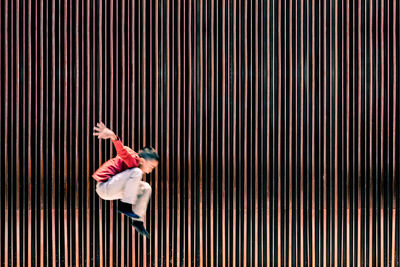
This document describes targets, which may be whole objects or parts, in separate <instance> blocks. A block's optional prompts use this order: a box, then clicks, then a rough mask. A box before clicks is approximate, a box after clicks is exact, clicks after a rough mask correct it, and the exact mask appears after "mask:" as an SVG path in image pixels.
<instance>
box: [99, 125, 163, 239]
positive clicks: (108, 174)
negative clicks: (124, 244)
mask: <svg viewBox="0 0 400 267" xmlns="http://www.w3.org/2000/svg"><path fill="white" fill-rule="evenodd" d="M93 135H95V136H97V137H98V138H99V139H111V140H112V142H113V144H114V147H115V149H116V150H117V156H116V157H114V158H112V159H110V160H108V161H106V162H105V163H104V164H103V165H101V167H100V168H99V169H98V170H97V171H96V172H95V173H94V174H93V175H92V177H93V178H94V179H95V180H96V181H97V186H96V192H97V194H98V195H99V196H100V197H101V198H102V199H105V200H118V211H119V212H121V213H123V214H125V215H126V216H128V217H129V218H131V219H132V222H131V224H132V226H134V227H135V228H136V230H137V231H138V232H139V233H140V234H143V235H144V236H146V237H147V238H150V234H149V233H148V232H147V231H146V229H145V227H144V225H143V218H144V216H145V214H146V209H147V204H148V202H149V199H150V196H151V187H150V185H149V184H148V183H146V182H144V181H142V177H143V173H150V172H152V171H153V169H154V168H155V167H157V165H158V162H159V156H158V154H157V152H156V151H155V150H154V149H153V148H151V147H145V148H143V149H142V150H140V151H139V152H138V153H136V152H135V151H133V150H132V149H130V148H129V147H127V146H124V145H123V144H122V142H121V140H120V139H119V137H118V136H117V135H116V134H115V133H114V132H113V131H112V130H110V129H109V128H107V127H106V126H105V125H104V124H103V123H102V122H99V123H97V126H96V127H94V133H93Z"/></svg>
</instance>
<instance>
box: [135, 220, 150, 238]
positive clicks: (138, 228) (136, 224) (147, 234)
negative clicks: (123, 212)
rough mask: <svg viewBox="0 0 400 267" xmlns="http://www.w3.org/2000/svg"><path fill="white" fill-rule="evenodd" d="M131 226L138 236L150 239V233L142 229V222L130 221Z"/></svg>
mask: <svg viewBox="0 0 400 267" xmlns="http://www.w3.org/2000/svg"><path fill="white" fill-rule="evenodd" d="M131 225H132V226H133V227H135V229H136V231H138V233H139V234H141V235H144V236H145V237H146V238H148V239H150V233H149V232H147V230H146V228H144V224H143V222H142V221H131Z"/></svg>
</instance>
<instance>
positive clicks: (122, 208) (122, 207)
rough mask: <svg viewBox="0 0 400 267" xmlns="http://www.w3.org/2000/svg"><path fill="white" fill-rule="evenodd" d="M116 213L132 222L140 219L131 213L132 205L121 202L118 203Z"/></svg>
mask: <svg viewBox="0 0 400 267" xmlns="http://www.w3.org/2000/svg"><path fill="white" fill-rule="evenodd" d="M118 212H120V213H122V214H125V215H126V216H128V217H129V218H131V219H133V220H138V219H140V216H139V215H137V214H136V213H134V212H133V211H132V205H131V204H129V203H125V202H122V201H118Z"/></svg>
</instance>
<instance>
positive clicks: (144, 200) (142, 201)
mask: <svg viewBox="0 0 400 267" xmlns="http://www.w3.org/2000/svg"><path fill="white" fill-rule="evenodd" d="M150 196H151V186H150V185H149V184H148V183H146V182H144V181H140V184H139V195H138V196H137V200H136V202H135V204H134V205H133V208H132V210H133V211H134V212H135V213H136V214H138V215H139V216H140V218H141V219H142V220H143V218H144V216H145V215H146V209H147V205H148V203H149V200H150Z"/></svg>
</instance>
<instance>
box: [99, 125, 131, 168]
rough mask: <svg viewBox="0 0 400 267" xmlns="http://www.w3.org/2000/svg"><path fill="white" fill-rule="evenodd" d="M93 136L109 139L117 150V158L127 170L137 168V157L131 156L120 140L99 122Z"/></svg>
mask: <svg viewBox="0 0 400 267" xmlns="http://www.w3.org/2000/svg"><path fill="white" fill-rule="evenodd" d="M93 135H94V136H97V137H98V138H99V139H111V140H112V142H113V144H114V147H115V149H116V150H117V154H118V156H119V157H120V158H121V159H122V160H123V161H124V162H125V164H126V165H127V166H128V168H133V167H137V166H139V157H134V156H132V155H131V154H130V153H129V152H128V151H127V150H126V149H125V147H124V145H123V144H122V142H121V139H119V137H118V136H117V135H116V134H115V133H114V132H113V131H112V130H111V129H109V128H107V127H106V126H105V125H104V123H102V122H99V123H97V125H96V126H95V127H94V133H93Z"/></svg>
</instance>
